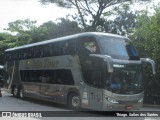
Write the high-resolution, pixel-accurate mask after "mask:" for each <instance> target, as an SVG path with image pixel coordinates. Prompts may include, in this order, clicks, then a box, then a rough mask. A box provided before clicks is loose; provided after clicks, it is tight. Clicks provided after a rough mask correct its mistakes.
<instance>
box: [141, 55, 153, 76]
mask: <svg viewBox="0 0 160 120" xmlns="http://www.w3.org/2000/svg"><path fill="white" fill-rule="evenodd" d="M140 60H141V61H142V62H146V63H150V64H151V66H152V72H153V74H156V67H155V66H156V64H155V62H154V60H151V59H149V58H140Z"/></svg>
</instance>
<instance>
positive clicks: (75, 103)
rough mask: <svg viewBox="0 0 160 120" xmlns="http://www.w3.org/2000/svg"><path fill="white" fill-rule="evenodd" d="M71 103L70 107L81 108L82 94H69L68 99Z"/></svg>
mask: <svg viewBox="0 0 160 120" xmlns="http://www.w3.org/2000/svg"><path fill="white" fill-rule="evenodd" d="M68 102H69V103H68V104H69V107H70V108H71V109H76V110H77V109H79V108H80V104H81V102H80V96H79V95H78V94H76V93H72V94H70V95H69V101H68Z"/></svg>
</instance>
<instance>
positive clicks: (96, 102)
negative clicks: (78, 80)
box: [89, 87, 103, 110]
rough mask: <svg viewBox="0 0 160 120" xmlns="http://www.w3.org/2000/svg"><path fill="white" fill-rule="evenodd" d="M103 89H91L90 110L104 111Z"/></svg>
mask: <svg viewBox="0 0 160 120" xmlns="http://www.w3.org/2000/svg"><path fill="white" fill-rule="evenodd" d="M102 98H103V97H102V89H98V88H94V87H90V102H89V104H90V109H93V110H101V109H102V102H103V99H102Z"/></svg>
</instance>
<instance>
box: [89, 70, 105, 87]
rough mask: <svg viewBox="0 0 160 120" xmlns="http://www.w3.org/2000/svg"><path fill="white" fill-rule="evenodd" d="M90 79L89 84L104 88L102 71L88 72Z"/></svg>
mask: <svg viewBox="0 0 160 120" xmlns="http://www.w3.org/2000/svg"><path fill="white" fill-rule="evenodd" d="M87 75H88V77H87V79H86V81H87V83H89V84H91V85H93V86H95V87H101V86H102V75H101V71H100V70H92V69H89V70H88V74H87Z"/></svg>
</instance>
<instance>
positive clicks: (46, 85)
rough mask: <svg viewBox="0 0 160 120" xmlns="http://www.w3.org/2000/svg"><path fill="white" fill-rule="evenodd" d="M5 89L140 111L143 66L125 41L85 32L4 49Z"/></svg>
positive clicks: (95, 107) (22, 95)
mask: <svg viewBox="0 0 160 120" xmlns="http://www.w3.org/2000/svg"><path fill="white" fill-rule="evenodd" d="M5 53H6V58H5V61H6V63H5V71H6V77H5V83H4V87H5V89H6V90H7V91H9V92H11V93H12V94H13V96H15V97H20V98H25V97H31V98H36V99H41V100H46V101H52V102H57V103H62V104H67V105H68V106H69V107H71V108H74V109H77V108H86V109H92V110H103V111H104V110H105V111H107V110H127V109H138V108H140V107H141V106H142V104H143V96H144V90H143V81H142V62H143V61H144V62H148V63H150V64H151V65H152V68H153V73H155V63H154V61H153V60H151V59H148V58H140V57H139V55H138V53H137V51H136V49H135V48H134V46H133V44H132V42H131V40H129V39H128V38H126V37H122V36H118V35H113V34H107V33H99V32H86V33H79V34H75V35H70V36H66V37H61V38H56V39H51V40H46V41H42V42H38V43H33V44H28V45H24V46H20V47H16V48H10V49H7V50H6V51H5Z"/></svg>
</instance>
